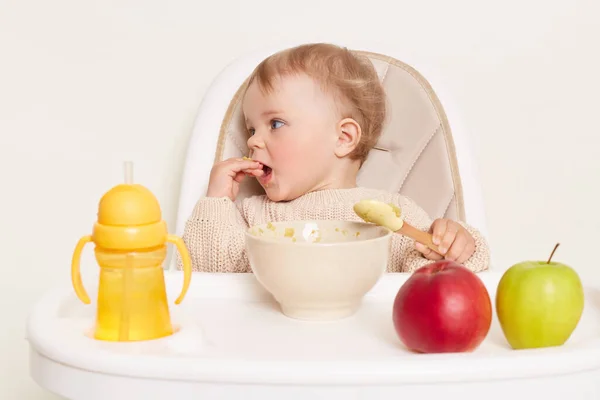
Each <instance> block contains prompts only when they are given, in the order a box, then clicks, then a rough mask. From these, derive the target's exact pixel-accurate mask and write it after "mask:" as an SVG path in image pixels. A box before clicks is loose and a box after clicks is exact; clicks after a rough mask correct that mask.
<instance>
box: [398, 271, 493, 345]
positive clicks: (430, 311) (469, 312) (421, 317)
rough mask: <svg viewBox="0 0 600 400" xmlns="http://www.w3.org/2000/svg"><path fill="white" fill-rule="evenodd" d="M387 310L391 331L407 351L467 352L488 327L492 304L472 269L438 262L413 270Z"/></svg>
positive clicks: (486, 332) (478, 342) (479, 342)
mask: <svg viewBox="0 0 600 400" xmlns="http://www.w3.org/2000/svg"><path fill="white" fill-rule="evenodd" d="M392 314H393V323H394V328H395V330H396V333H397V335H398V337H399V338H400V340H401V341H402V342H403V343H404V345H405V346H406V347H408V348H409V349H410V350H413V351H416V352H420V353H449V352H469V351H472V350H475V349H476V348H477V347H478V346H479V345H480V344H481V342H483V340H484V339H485V337H486V336H487V334H488V332H489V330H490V326H491V323H492V304H491V300H490V296H489V293H488V291H487V289H486V287H485V285H484V284H483V283H482V282H481V280H480V279H479V277H478V276H477V275H476V274H475V273H473V272H471V271H470V270H468V269H467V268H465V267H464V266H462V265H460V264H458V263H456V262H454V261H450V260H441V261H437V262H435V263H432V264H429V265H426V266H424V267H421V268H419V269H417V270H416V271H415V272H414V273H413V274H412V275H411V276H410V277H409V278H408V280H406V281H405V282H404V284H403V285H402V286H401V287H400V290H398V294H397V295H396V298H395V300H394V304H393V311H392Z"/></svg>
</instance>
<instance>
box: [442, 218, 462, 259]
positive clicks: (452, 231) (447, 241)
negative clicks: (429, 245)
mask: <svg viewBox="0 0 600 400" xmlns="http://www.w3.org/2000/svg"><path fill="white" fill-rule="evenodd" d="M457 233H458V228H457V227H456V226H455V224H447V226H446V232H444V236H443V237H442V240H441V242H440V244H439V245H438V250H439V251H440V254H443V255H446V253H447V252H448V250H450V247H451V246H452V244H453V243H454V240H455V239H456V234H457Z"/></svg>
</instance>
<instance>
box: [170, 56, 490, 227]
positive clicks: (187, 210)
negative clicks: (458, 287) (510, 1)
mask: <svg viewBox="0 0 600 400" xmlns="http://www.w3.org/2000/svg"><path fill="white" fill-rule="evenodd" d="M285 47H287V46H285ZM282 48H284V47H278V48H274V49H267V50H263V51H257V52H253V53H251V54H249V55H246V56H244V57H240V58H238V59H237V60H235V61H234V62H233V63H232V64H230V65H229V66H228V67H227V68H225V69H224V70H223V71H222V72H221V74H220V75H219V76H218V77H217V78H216V79H215V80H214V81H213V83H212V85H211V87H210V88H209V89H208V91H207V92H206V95H205V97H204V99H203V102H202V104H201V107H200V110H199V112H198V115H197V117H196V121H195V126H194V129H193V132H192V135H191V138H190V141H189V145H188V148H187V155H186V160H185V164H184V170H183V176H182V183H181V192H180V198H179V208H178V212H177V223H176V232H177V234H178V235H181V234H183V230H184V227H185V222H186V220H187V218H188V217H189V216H190V214H191V212H192V210H193V207H194V205H195V203H196V202H197V200H198V198H199V197H201V196H204V195H205V194H206V190H207V187H208V180H209V175H210V170H211V168H212V165H213V164H214V162H216V161H220V160H224V159H227V158H230V157H242V156H244V155H247V154H248V147H247V145H246V141H247V139H248V136H247V132H246V129H245V127H244V123H243V118H242V114H241V94H242V92H243V88H244V86H245V81H246V79H247V78H248V76H249V75H250V73H251V72H252V70H253V69H254V67H255V66H256V65H257V64H258V63H260V61H262V60H263V59H264V58H265V57H267V56H268V55H270V54H272V53H273V52H275V51H278V50H281V49H282ZM370 50H371V51H362V50H354V51H356V52H357V53H359V54H362V55H364V56H366V57H368V58H369V59H370V60H371V62H372V63H373V65H374V67H375V69H376V70H377V73H378V75H379V77H380V79H381V81H382V83H383V85H384V88H385V90H386V94H387V96H388V114H389V115H388V120H387V123H386V125H385V127H384V130H383V133H382V136H381V138H380V140H379V142H378V144H377V146H376V148H374V149H373V150H372V151H371V152H370V153H369V156H368V158H367V160H366V162H365V163H364V164H363V166H362V168H361V170H360V172H359V177H358V184H359V185H360V186H365V187H372V188H379V189H385V190H388V191H397V192H400V193H401V194H404V195H406V196H408V197H410V198H412V199H413V200H415V201H416V203H417V204H419V205H420V206H421V207H423V209H424V210H425V211H426V212H427V213H429V215H430V216H431V217H432V218H434V219H435V218H440V217H446V218H452V219H456V220H460V221H466V222H468V223H469V224H472V225H474V226H476V227H477V228H478V229H479V230H481V231H482V233H483V234H484V235H486V234H487V232H486V226H485V214H484V207H483V201H482V197H481V190H480V186H479V181H478V177H477V172H476V169H475V166H474V164H473V160H472V155H471V150H470V143H469V139H468V137H467V135H466V133H465V132H464V131H463V130H462V129H461V127H460V125H459V123H460V121H459V120H458V116H457V115H456V114H451V113H450V108H451V107H452V104H451V103H449V99H447V95H446V96H445V97H444V101H445V103H444V105H443V106H442V102H441V96H440V92H439V90H440V89H439V88H438V87H437V86H436V87H435V90H434V87H433V86H432V85H430V83H429V82H430V79H431V78H430V77H428V78H427V79H426V78H425V76H424V75H421V73H420V72H419V71H418V70H417V69H416V68H415V67H414V64H412V65H409V64H407V63H405V62H403V61H401V60H400V59H396V58H394V57H392V56H391V55H389V52H388V51H386V52H375V51H373V49H370ZM432 74H433V71H431V73H430V74H429V75H432ZM436 84H437V82H436ZM449 117H450V118H449ZM262 193H264V192H263V190H262V188H261V187H260V185H258V183H257V182H256V180H254V179H246V180H245V183H244V184H243V185H242V188H241V190H240V194H239V199H242V198H244V197H247V196H251V195H254V194H262Z"/></svg>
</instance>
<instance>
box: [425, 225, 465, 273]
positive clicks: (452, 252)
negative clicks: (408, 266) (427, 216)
mask: <svg viewBox="0 0 600 400" xmlns="http://www.w3.org/2000/svg"><path fill="white" fill-rule="evenodd" d="M429 232H430V233H431V234H432V235H433V243H434V244H435V245H437V246H438V250H439V253H437V252H435V251H433V250H431V249H430V248H428V247H426V246H425V245H423V244H421V243H415V247H416V249H417V250H418V251H419V252H421V253H423V256H425V258H428V259H430V260H441V259H443V258H445V259H447V260H452V261H456V262H458V263H459V264H463V263H464V262H465V261H467V260H468V259H469V257H471V255H473V253H474V252H475V239H474V238H473V236H472V235H471V234H470V233H469V232H468V231H467V230H466V229H465V228H464V227H463V226H462V225H460V224H459V223H458V222H456V221H452V220H450V219H445V218H442V219H436V220H435V221H433V224H431V229H430V230H429Z"/></svg>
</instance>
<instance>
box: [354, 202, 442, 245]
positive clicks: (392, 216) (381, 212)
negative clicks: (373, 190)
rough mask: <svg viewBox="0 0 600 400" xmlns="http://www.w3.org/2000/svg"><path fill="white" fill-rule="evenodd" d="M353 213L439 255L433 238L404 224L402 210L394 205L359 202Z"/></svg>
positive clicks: (355, 205)
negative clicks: (406, 237)
mask: <svg viewBox="0 0 600 400" xmlns="http://www.w3.org/2000/svg"><path fill="white" fill-rule="evenodd" d="M354 212H355V213H356V215H358V216H359V217H360V218H362V219H363V220H364V221H365V222H370V223H373V224H375V225H379V226H383V227H385V228H388V229H389V230H391V231H393V232H395V233H398V234H401V235H405V236H408V237H409V238H411V239H413V240H415V241H417V242H419V243H421V244H424V245H425V246H427V247H429V248H430V249H431V250H433V251H435V252H436V253H439V254H441V253H440V252H439V249H438V246H436V245H435V244H434V243H433V236H432V235H431V234H430V233H428V232H423V231H422V230H420V229H417V228H415V227H414V226H412V225H410V224H408V223H406V222H405V221H404V220H403V219H402V216H401V215H402V210H400V207H398V206H396V205H394V204H388V203H384V202H382V201H377V200H361V201H359V202H358V203H356V204H354Z"/></svg>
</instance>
